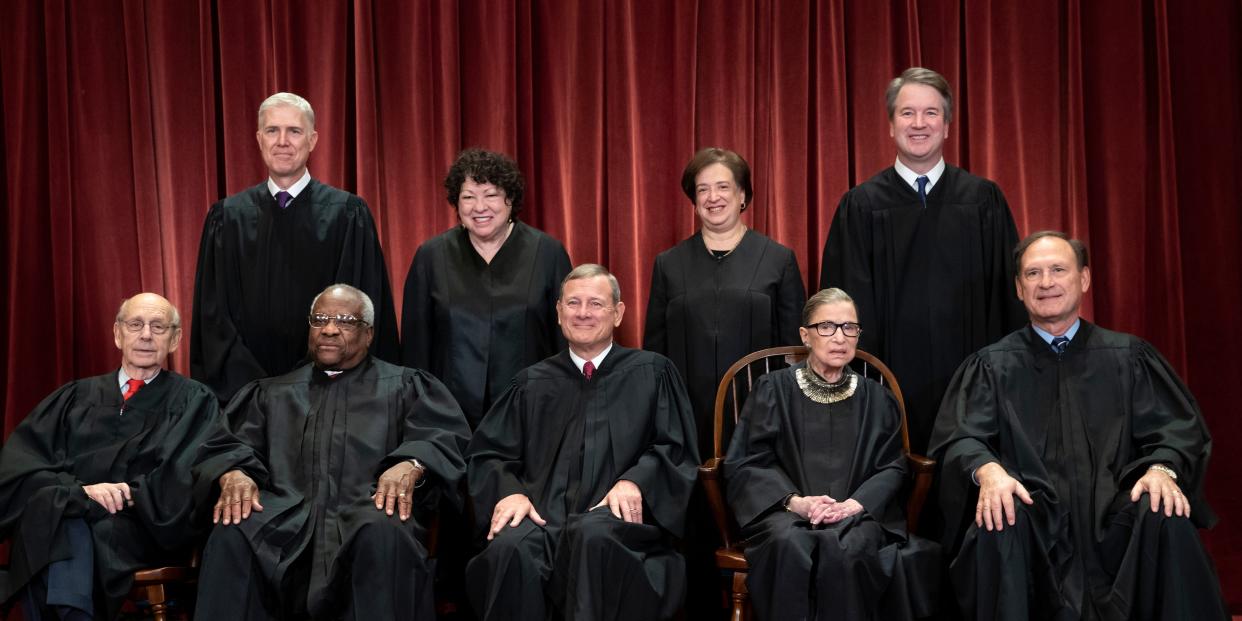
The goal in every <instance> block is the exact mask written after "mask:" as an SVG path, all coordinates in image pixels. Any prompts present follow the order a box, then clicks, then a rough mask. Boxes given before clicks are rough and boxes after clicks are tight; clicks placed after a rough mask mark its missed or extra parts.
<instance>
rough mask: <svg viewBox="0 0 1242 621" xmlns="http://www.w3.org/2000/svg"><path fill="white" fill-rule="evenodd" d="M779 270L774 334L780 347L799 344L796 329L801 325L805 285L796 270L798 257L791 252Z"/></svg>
mask: <svg viewBox="0 0 1242 621" xmlns="http://www.w3.org/2000/svg"><path fill="white" fill-rule="evenodd" d="M788 256H789V259H788V261H786V262H785V267H784V269H782V270H781V284H780V289H779V290H778V291H777V292H776V296H777V299H776V320H777V325H776V332H775V334H776V335H777V338H778V339H780V340H779V341H778V343H779V344H781V345H796V344H798V343H799V342H800V337H799V336H798V328H799V327H801V325H802V307H803V306H805V305H806V285H804V284H803V282H802V272H801V270H799V269H798V257H797V255H795V254H794V253H793V252H792V251H789V253H788Z"/></svg>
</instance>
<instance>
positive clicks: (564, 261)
mask: <svg viewBox="0 0 1242 621" xmlns="http://www.w3.org/2000/svg"><path fill="white" fill-rule="evenodd" d="M556 250H557V253H556V259H555V260H554V262H553V272H552V285H553V286H552V287H549V288H548V299H547V300H545V301H544V303H545V304H547V306H545V307H544V308H548V309H551V311H552V312H550V313H547V316H548V320H549V322H548V325H547V327H546V330H547V333H548V334H551V335H552V342H551V343H549V344H548V345H550V347H549V348H548V349H546V350H545V351H550V352H558V351H564V350H565V349H566V348H567V347H569V342H568V341H566V340H565V333H564V332H563V331H562V330H561V325H560V320H559V319H558V318H557V315H556V303H557V302H559V301H560V300H561V283H562V282H564V280H565V277H566V276H568V275H569V272H571V271H573V269H574V266H573V264H572V263H571V262H570V261H569V253H568V252H566V251H565V247H564V246H562V245H560V244H556Z"/></svg>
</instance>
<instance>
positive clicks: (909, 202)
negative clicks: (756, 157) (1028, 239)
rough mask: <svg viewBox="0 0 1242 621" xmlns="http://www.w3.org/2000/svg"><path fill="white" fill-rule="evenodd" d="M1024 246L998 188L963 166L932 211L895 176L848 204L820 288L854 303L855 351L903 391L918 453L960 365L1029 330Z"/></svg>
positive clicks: (950, 171)
mask: <svg viewBox="0 0 1242 621" xmlns="http://www.w3.org/2000/svg"><path fill="white" fill-rule="evenodd" d="M1017 243H1018V232H1017V228H1016V227H1015V225H1014V221H1013V215H1012V214H1011V213H1010V211H1009V205H1008V203H1006V202H1005V197H1004V195H1003V194H1001V191H1000V188H999V187H997V185H996V184H995V183H994V182H992V181H989V180H987V179H982V178H980V177H976V176H974V175H972V174H970V173H968V172H966V171H965V170H962V169H961V168H958V167H956V166H945V171H944V174H943V175H942V176H941V177H940V180H939V181H938V182H937V183H936V185H935V186H934V187H933V188H932V189H931V191H930V192H928V194H927V208H926V209H924V208H923V206H922V203H920V202H919V196H918V193H917V192H916V191H915V190H914V189H913V188H911V187H910V186H909V185H908V184H907V183H906V182H905V181H904V180H903V179H902V178H901V176H900V175H898V174H897V171H896V169H895V168H893V167H889V168H886V169H885V170H884V171H882V172H880V173H879V174H877V175H876V176H874V177H872V178H871V179H869V180H867V181H866V182H865V183H862V184H859V185H858V186H856V187H854V188H853V189H851V190H850V191H848V192H846V193H845V195H844V196H842V197H841V202H840V204H838V206H837V211H836V215H835V216H833V219H832V228H831V229H830V230H829V232H828V242H827V243H826V244H825V245H824V257H823V264H822V270H821V271H820V287H821V288H826V287H840V288H841V289H844V290H845V291H846V293H849V294H850V296H851V297H853V298H854V301H855V305H856V306H857V308H858V320H859V323H861V324H862V327H863V333H862V336H861V337H860V340H859V343H858V347H859V348H860V349H863V350H866V351H868V352H871V353H873V354H875V355H876V356H879V357H880V359H881V360H883V361H884V362H885V363H887V364H888V366H889V367H890V368H891V369H892V370H893V372H894V373H895V374H896V375H897V378H898V379H899V380H900V381H901V390H902V393H903V395H904V397H905V401H906V414H907V417H908V421H909V424H910V449H911V450H913V451H914V452H916V453H924V452H925V450H926V447H927V438H928V437H929V436H930V435H931V429H932V425H933V423H934V421H935V418H936V412H937V411H938V408H939V406H940V399H941V397H943V395H944V391H945V388H946V387H947V386H948V383H949V379H950V378H951V377H952V376H953V372H954V371H955V370H956V369H957V367H958V365H960V364H961V363H962V361H963V360H965V359H966V357H967V356H969V355H970V354H972V353H974V352H976V351H978V350H979V349H980V348H981V347H983V346H985V345H989V344H991V343H994V342H995V341H997V340H998V339H1000V338H1001V337H1002V336H1004V335H1006V334H1008V333H1009V332H1011V331H1013V330H1014V329H1016V328H1018V327H1019V326H1021V325H1022V324H1023V323H1025V321H1026V314H1025V312H1024V311H1023V310H1022V306H1021V304H1020V303H1019V301H1018V299H1017V296H1016V295H1015V294H1014V285H1013V277H1014V265H1013V259H1012V256H1011V255H1012V253H1013V248H1014V246H1016V245H1017Z"/></svg>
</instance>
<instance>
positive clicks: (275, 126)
mask: <svg viewBox="0 0 1242 621" xmlns="http://www.w3.org/2000/svg"><path fill="white" fill-rule="evenodd" d="M255 138H256V140H257V141H258V144H259V152H260V153H261V154H262V155H263V162H264V163H265V164H266V165H267V173H268V178H267V180H266V181H264V182H263V183H260V184H259V185H256V186H254V187H251V188H249V189H246V190H243V191H241V192H239V193H237V194H234V195H232V196H230V197H228V198H226V199H224V200H222V201H220V202H218V203H216V204H215V205H212V207H211V211H209V212H208V213H207V220H206V222H205V223H204V224H203V237H202V242H201V243H200V245H199V251H198V272H197V274H196V275H195V278H194V308H193V322H192V325H191V327H192V332H191V334H190V375H191V376H192V377H193V378H194V379H196V380H198V381H200V382H203V383H204V384H207V385H208V386H210V387H211V389H212V390H213V391H215V393H216V396H217V397H219V399H220V403H221V404H225V403H227V402H228V400H229V399H230V398H232V397H233V393H235V392H237V390H238V389H239V388H241V387H242V386H244V385H245V384H246V383H247V382H249V381H251V380H256V379H259V378H261V377H272V376H275V375H282V374H284V373H288V372H289V371H292V370H293V368H294V367H296V366H299V365H300V364H301V363H302V362H303V361H304V358H303V355H304V354H305V353H306V350H305V349H304V348H305V346H306V334H307V327H306V321H305V313H306V307H307V305H308V304H310V301H311V298H313V297H315V294H316V293H318V292H319V291H320V290H321V289H323V288H324V287H326V286H328V285H330V284H332V283H346V284H350V285H353V286H355V287H358V288H359V289H361V290H363V291H364V292H366V294H367V295H368V296H369V297H370V298H371V299H372V300H374V301H375V304H376V309H375V311H376V313H375V321H374V323H372V324H371V328H372V330H373V332H374V339H373V340H372V347H371V352H372V353H374V354H375V355H376V356H378V357H379V358H381V359H383V360H386V361H388V362H393V363H396V362H398V361H399V356H400V350H399V349H398V346H397V320H396V314H395V312H394V310H393V301H392V289H391V287H390V286H389V283H388V269H387V268H386V267H385V265H384V255H383V252H382V251H381V249H380V243H379V236H378V235H377V234H376V230H375V220H374V218H372V217H371V210H370V209H369V208H367V203H366V201H364V200H362V197H360V196H357V195H355V194H351V193H349V192H345V191H343V190H338V189H337V188H334V187H332V186H330V185H328V184H326V183H323V182H321V181H318V180H316V179H313V178H311V175H310V171H309V170H308V169H307V167H306V162H307V160H308V159H309V158H310V154H311V151H313V150H314V149H315V145H316V143H317V142H318V140H319V134H318V132H316V131H315V111H314V109H312V108H311V105H310V102H308V101H306V100H305V99H303V98H301V97H299V96H297V95H294V94H293V93H276V94H275V95H272V96H271V97H268V98H267V99H266V100H264V101H263V103H262V104H261V105H260V106H259V129H258V131H257V132H255Z"/></svg>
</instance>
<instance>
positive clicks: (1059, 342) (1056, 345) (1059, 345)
mask: <svg viewBox="0 0 1242 621" xmlns="http://www.w3.org/2000/svg"><path fill="white" fill-rule="evenodd" d="M1051 345H1052V351H1055V352H1057V355H1058V356H1060V355H1061V354H1063V353H1065V348H1066V347H1069V339H1068V338H1066V337H1064V336H1058V337H1055V338H1053V339H1052V343H1051Z"/></svg>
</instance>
